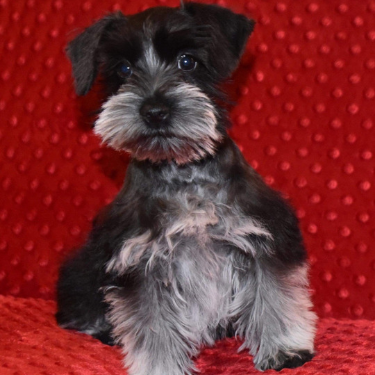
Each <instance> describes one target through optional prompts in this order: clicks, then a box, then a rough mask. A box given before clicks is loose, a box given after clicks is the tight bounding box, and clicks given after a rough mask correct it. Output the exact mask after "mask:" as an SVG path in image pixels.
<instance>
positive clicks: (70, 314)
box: [57, 3, 316, 375]
mask: <svg viewBox="0 0 375 375" xmlns="http://www.w3.org/2000/svg"><path fill="white" fill-rule="evenodd" d="M253 26H254V22H253V21H251V20H249V19H247V18H246V17H245V16H243V15H239V14H235V13H233V12H232V11H230V10H228V9H225V8H222V7H219V6H214V5H203V4H198V3H187V4H185V5H182V6H181V7H180V8H169V7H156V8H151V9H148V10H146V11H143V12H141V13H138V14H135V15H131V16H124V15H123V14H122V13H120V12H119V13H114V14H109V15H108V16H106V17H104V18H103V19H101V20H99V21H98V22H96V23H95V24H93V25H92V26H90V27H89V28H87V29H85V30H84V31H83V32H82V33H81V34H80V35H78V37H76V38H75V39H74V40H73V41H72V42H71V43H70V44H69V46H68V49H67V51H68V55H69V57H70V59H71V62H72V66H73V75H74V78H75V87H76V91H77V93H78V94H79V95H85V94H86V93H87V92H88V91H89V90H90V88H91V86H92V85H93V83H94V81H95V79H96V78H97V76H100V77H101V78H102V81H103V83H104V87H105V89H106V96H105V97H106V99H105V101H104V104H103V107H102V110H101V112H100V114H99V115H98V118H97V120H96V122H95V128H94V129H95V130H94V131H95V133H96V134H97V135H99V136H100V137H101V138H102V140H103V142H105V143H106V144H108V145H109V146H111V147H113V148H115V149H117V150H125V151H128V152H129V153H130V154H131V157H132V160H131V162H130V165H129V167H128V170H127V175H126V178H125V182H124V186H123V187H122V189H121V191H120V192H119V194H118V195H117V197H116V198H115V200H114V201H113V202H112V203H111V204H110V205H109V206H108V207H106V208H105V209H104V211H103V212H101V213H100V214H99V215H98V216H97V218H96V219H95V221H94V223H93V229H92V232H91V234H90V236H89V238H88V241H87V243H86V244H85V245H84V246H83V248H82V249H80V251H79V252H78V253H76V254H75V255H74V256H73V257H71V258H70V259H68V260H67V261H66V262H65V263H64V264H63V266H62V268H61V272H60V278H59V282H58V313H57V321H58V323H59V325H60V326H61V327H64V328H69V329H75V330H78V331H81V332H84V333H87V334H90V335H92V336H94V337H96V338H98V339H100V340H102V341H103V342H106V343H111V342H112V340H113V342H114V343H117V344H120V345H122V347H123V350H124V354H125V366H126V367H127V369H128V372H129V374H130V375H183V374H191V373H192V372H193V371H194V370H195V369H194V365H193V359H192V358H193V357H194V356H196V355H197V354H198V352H199V349H200V348H201V346H202V345H213V344H214V342H215V340H216V339H218V338H222V337H225V336H228V335H236V336H237V337H239V338H240V339H241V340H243V345H242V347H241V348H246V349H248V350H249V351H250V353H251V354H252V355H253V356H254V363H255V366H256V368H257V369H259V370H261V371H263V370H266V369H276V370H280V369H282V368H284V367H289V368H293V367H297V366H300V365H302V364H303V363H305V362H306V361H309V360H310V359H311V358H312V357H313V353H314V343H313V342H314V333H315V321H316V316H315V314H314V313H313V312H312V311H310V309H311V307H312V306H311V301H310V297H309V292H308V275H307V272H308V266H307V261H306V253H305V249H304V246H303V242H302V237H301V233H300V231H299V229H298V222H297V219H296V217H295V214H294V213H293V210H292V209H291V208H290V206H289V205H288V203H286V202H285V201H284V200H283V198H282V197H281V196H280V195H279V194H278V193H276V192H275V191H273V190H271V189H270V188H269V187H268V186H267V185H266V184H265V183H264V182H263V181H262V179H261V178H260V176H259V175H258V174H257V173H256V172H255V171H254V170H253V169H252V168H251V167H250V166H249V165H248V164H247V163H246V161H245V160H244V157H243V156H242V154H241V153H240V151H239V150H238V148H237V147H236V145H235V144H234V142H233V141H232V140H231V139H230V138H229V137H228V135H227V132H226V130H227V128H228V126H229V125H230V121H229V119H228V116H227V113H226V110H225V105H223V104H224V103H225V96H224V95H223V93H222V92H221V91H220V88H219V86H220V84H221V83H222V82H223V81H224V80H225V79H226V78H228V77H229V76H230V75H231V73H232V72H233V70H234V69H235V68H236V66H237V64H238V62H239V59H240V57H241V55H242V53H243V50H244V48H245V45H246V42H247V39H248V37H249V35H250V33H251V32H252V30H253Z"/></svg>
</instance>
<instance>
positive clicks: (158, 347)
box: [106, 268, 204, 375]
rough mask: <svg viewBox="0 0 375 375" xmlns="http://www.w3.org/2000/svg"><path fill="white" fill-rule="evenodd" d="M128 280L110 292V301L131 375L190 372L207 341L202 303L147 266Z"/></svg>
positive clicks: (111, 312)
mask: <svg viewBox="0 0 375 375" xmlns="http://www.w3.org/2000/svg"><path fill="white" fill-rule="evenodd" d="M124 278H125V279H124V282H123V284H122V285H124V286H123V287H113V288H110V289H109V290H108V291H107V293H106V301H107V302H109V304H110V310H109V313H108V319H109V321H110V323H111V324H112V325H113V335H114V337H115V338H116V342H117V343H119V344H121V345H122V346H123V348H124V354H125V360H124V362H125V366H126V368H127V369H128V373H129V375H185V374H191V373H192V371H193V370H194V368H193V362H192V359H191V357H192V356H195V355H197V354H198V348H199V346H200V344H201V342H202V333H201V332H200V328H199V326H200V322H199V316H200V314H199V307H198V306H197V304H193V305H192V304H190V303H187V302H186V300H184V297H183V296H181V295H177V294H178V292H176V290H175V289H174V287H172V286H171V284H168V283H166V282H164V281H163V280H161V279H160V278H159V277H155V275H152V274H150V273H147V274H146V275H145V271H144V269H141V268H140V270H139V271H137V275H135V272H132V274H131V275H126V276H124ZM203 318H204V316H203ZM197 322H198V323H197Z"/></svg>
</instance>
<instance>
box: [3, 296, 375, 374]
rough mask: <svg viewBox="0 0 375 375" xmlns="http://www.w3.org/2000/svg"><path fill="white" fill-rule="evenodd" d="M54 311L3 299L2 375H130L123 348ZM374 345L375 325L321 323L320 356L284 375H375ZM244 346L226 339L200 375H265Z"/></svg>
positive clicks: (206, 357)
mask: <svg viewBox="0 0 375 375" xmlns="http://www.w3.org/2000/svg"><path fill="white" fill-rule="evenodd" d="M54 311H55V303H54V302H52V301H45V300H38V299H23V298H14V297H11V296H8V297H2V296H0V332H1V340H0V374H1V375H21V374H22V375H34V374H35V375H36V374H37V375H40V374H41V375H68V374H69V375H126V372H125V371H124V369H123V368H122V354H121V350H120V349H119V348H118V347H109V346H107V345H103V344H102V343H101V342H100V341H97V340H95V339H93V338H92V337H90V336H87V335H84V334H81V333H77V332H68V331H66V330H63V329H61V328H59V327H57V326H56V324H55V321H54V319H53V313H54ZM374 340H375V322H373V321H372V322H369V321H366V320H341V321H339V320H334V319H324V320H321V321H320V322H319V330H318V335H317V351H318V354H317V356H316V357H315V358H314V360H313V361H312V362H309V363H306V364H305V365H304V366H303V367H300V368H298V369H295V370H291V369H284V370H282V372H281V374H293V375H317V374H319V375H320V374H329V375H333V374H340V375H341V374H353V375H354V374H355V375H359V374H361V375H372V374H375V364H374ZM239 346H240V343H239V342H236V340H234V339H227V340H223V341H221V342H219V343H217V345H216V346H215V347H214V348H206V349H204V350H203V351H202V353H201V355H200V356H199V358H198V359H197V361H196V364H197V367H198V368H199V369H200V370H201V374H202V375H234V374H235V375H250V374H253V375H256V374H258V375H259V374H261V373H260V372H259V371H257V370H255V369H254V366H253V363H252V358H251V357H250V356H249V355H248V354H247V353H246V352H241V353H237V349H238V348H239ZM269 373H273V374H276V372H275V371H273V370H271V371H269Z"/></svg>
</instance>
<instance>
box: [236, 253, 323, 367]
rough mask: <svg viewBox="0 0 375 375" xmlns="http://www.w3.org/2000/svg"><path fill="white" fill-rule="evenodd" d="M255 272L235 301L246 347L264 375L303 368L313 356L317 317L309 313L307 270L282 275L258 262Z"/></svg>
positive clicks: (292, 271)
mask: <svg viewBox="0 0 375 375" xmlns="http://www.w3.org/2000/svg"><path fill="white" fill-rule="evenodd" d="M253 268H254V269H253V272H252V276H251V278H249V279H248V282H247V283H244V284H242V285H245V286H243V288H242V289H241V290H239V291H238V293H237V294H236V296H235V300H234V311H233V313H234V315H237V317H238V320H237V322H236V328H237V334H238V335H239V336H241V337H242V338H243V339H244V340H245V341H244V344H243V347H247V348H250V352H251V354H252V355H253V356H254V363H255V366H256V368H257V369H258V370H261V371H264V370H267V369H275V370H281V369H282V368H295V367H298V366H301V365H302V364H303V363H305V362H307V361H309V360H311V359H312V357H313V355H314V342H313V341H314V333H315V321H316V316H315V314H314V313H313V312H312V311H310V308H311V307H312V304H311V301H310V297H309V293H308V289H307V288H308V281H307V266H300V267H295V268H294V269H292V270H290V271H280V270H275V269H272V268H271V267H270V266H269V265H266V264H264V263H262V262H261V261H258V260H255V263H254V265H253ZM248 296H252V298H251V300H249V298H248Z"/></svg>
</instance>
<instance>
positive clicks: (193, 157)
mask: <svg viewBox="0 0 375 375" xmlns="http://www.w3.org/2000/svg"><path fill="white" fill-rule="evenodd" d="M220 141H221V138H220V139H216V140H212V139H210V138H209V137H207V138H206V139H202V140H201V142H199V143H197V142H196V141H195V140H192V139H181V138H179V137H176V136H174V135H172V134H163V135H160V134H159V135H152V136H146V135H145V136H141V137H138V138H137V139H135V140H133V141H127V142H124V143H123V144H122V145H121V147H120V149H121V150H124V151H127V152H129V153H130V154H131V156H132V157H133V158H134V159H137V160H139V161H144V160H148V161H151V162H152V163H160V162H163V161H167V162H175V163H176V164H178V165H184V164H187V163H191V162H194V161H199V160H201V159H204V158H205V157H207V156H210V155H214V154H215V152H216V149H217V147H218V145H219V143H220Z"/></svg>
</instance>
